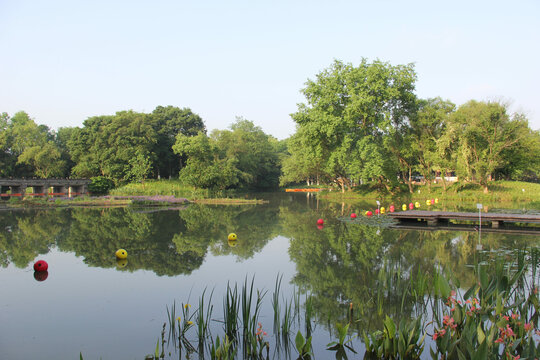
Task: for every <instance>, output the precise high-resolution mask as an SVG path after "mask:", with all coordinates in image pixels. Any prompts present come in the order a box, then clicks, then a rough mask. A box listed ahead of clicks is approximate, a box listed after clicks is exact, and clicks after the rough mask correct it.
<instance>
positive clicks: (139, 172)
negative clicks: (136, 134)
mask: <svg viewBox="0 0 540 360" xmlns="http://www.w3.org/2000/svg"><path fill="white" fill-rule="evenodd" d="M151 169H152V162H151V161H150V157H149V156H148V155H147V154H145V153H143V152H142V151H141V150H139V149H138V150H137V152H136V153H135V157H133V158H131V159H129V161H128V165H127V170H126V175H125V177H124V179H125V180H127V181H140V182H142V184H143V187H144V180H146V177H147V175H148V174H149V172H150V170H151Z"/></svg>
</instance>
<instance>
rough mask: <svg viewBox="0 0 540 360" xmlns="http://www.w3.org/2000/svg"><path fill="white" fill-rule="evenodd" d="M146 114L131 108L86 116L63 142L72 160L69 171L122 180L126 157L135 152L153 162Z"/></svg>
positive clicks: (152, 139)
mask: <svg viewBox="0 0 540 360" xmlns="http://www.w3.org/2000/svg"><path fill="white" fill-rule="evenodd" d="M148 117H149V115H147V114H143V113H137V112H134V111H120V112H117V113H116V115H114V116H96V117H92V118H89V119H87V120H86V121H85V122H84V127H83V128H82V129H79V130H75V131H74V132H73V134H72V135H71V137H70V139H69V141H68V143H67V146H68V148H69V150H70V153H71V157H72V159H73V161H74V162H75V163H76V165H75V166H74V167H73V170H72V171H73V174H74V175H76V176H81V177H93V176H99V175H101V176H105V177H108V178H111V179H115V180H117V181H118V180H121V179H124V178H125V177H126V175H127V171H128V170H129V169H130V166H129V163H130V160H131V159H132V157H133V154H137V152H138V151H139V152H141V153H143V154H146V156H148V157H149V158H150V160H151V161H152V163H154V161H155V160H156V157H155V153H153V152H152V150H153V148H154V145H155V144H156V142H157V134H156V132H155V130H154V129H153V127H152V126H151V124H150V121H149V119H148Z"/></svg>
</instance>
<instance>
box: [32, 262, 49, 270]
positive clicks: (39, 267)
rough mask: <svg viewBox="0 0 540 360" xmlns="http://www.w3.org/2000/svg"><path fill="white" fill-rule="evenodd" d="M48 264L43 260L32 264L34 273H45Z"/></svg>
mask: <svg viewBox="0 0 540 360" xmlns="http://www.w3.org/2000/svg"><path fill="white" fill-rule="evenodd" d="M48 268H49V264H47V262H46V261H45V260H38V261H36V262H35V263H34V271H47V269H48Z"/></svg>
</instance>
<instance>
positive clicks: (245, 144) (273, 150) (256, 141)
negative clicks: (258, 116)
mask: <svg viewBox="0 0 540 360" xmlns="http://www.w3.org/2000/svg"><path fill="white" fill-rule="evenodd" d="M230 128H231V130H221V131H217V130H216V131H214V132H212V134H211V137H212V138H213V139H214V140H215V142H216V145H217V148H218V149H219V151H220V153H221V154H220V157H222V158H227V159H236V168H237V169H238V170H239V172H240V174H241V177H240V183H239V186H240V187H247V188H256V189H272V188H275V187H277V186H278V183H279V175H280V169H279V157H278V154H277V146H278V142H277V140H276V139H275V138H273V137H271V136H269V135H267V134H265V133H264V132H263V130H262V129H261V128H260V127H259V126H255V124H254V123H253V122H252V121H249V120H246V119H244V118H241V117H238V118H237V119H236V122H234V123H233V124H232V125H231V127H230Z"/></svg>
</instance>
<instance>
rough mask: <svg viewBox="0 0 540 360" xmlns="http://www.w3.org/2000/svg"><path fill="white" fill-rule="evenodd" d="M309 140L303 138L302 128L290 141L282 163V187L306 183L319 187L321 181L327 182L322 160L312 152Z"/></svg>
mask: <svg viewBox="0 0 540 360" xmlns="http://www.w3.org/2000/svg"><path fill="white" fill-rule="evenodd" d="M307 140H308V139H307V138H306V137H304V136H303V131H302V128H298V129H297V131H296V133H295V134H294V135H293V136H291V137H290V138H289V139H288V142H287V143H288V145H287V151H288V154H287V155H285V156H284V157H283V159H282V161H281V172H282V175H281V177H280V185H282V186H284V185H287V184H291V183H299V182H302V181H305V182H306V184H307V185H308V186H309V185H312V184H317V185H319V184H320V182H321V180H326V174H325V173H324V172H323V169H322V166H321V164H322V159H321V158H320V157H319V156H320V155H319V156H318V154H317V153H314V152H312V151H311V148H310V147H309V146H308V144H307Z"/></svg>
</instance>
